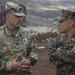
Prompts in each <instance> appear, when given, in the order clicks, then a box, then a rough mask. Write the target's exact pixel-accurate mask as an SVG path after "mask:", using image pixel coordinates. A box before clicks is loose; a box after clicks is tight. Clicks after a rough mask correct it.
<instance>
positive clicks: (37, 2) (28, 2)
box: [0, 0, 75, 29]
mask: <svg viewBox="0 0 75 75" xmlns="http://www.w3.org/2000/svg"><path fill="white" fill-rule="evenodd" d="M7 1H9V0H0V4H5V3H6V2H7ZM10 1H13V2H16V3H20V4H23V5H25V6H26V9H27V16H26V20H27V22H26V25H27V26H31V27H32V26H34V27H35V26H36V27H38V26H47V27H51V28H54V29H55V28H56V26H57V25H56V24H54V21H53V19H54V18H56V17H57V16H58V15H59V14H60V10H61V9H62V8H65V9H67V8H66V7H69V8H71V7H72V8H73V9H74V8H75V7H73V5H74V4H75V1H72V0H71V1H70V0H66V1H65V0H59V1H56V0H55V1H53V0H10Z"/></svg>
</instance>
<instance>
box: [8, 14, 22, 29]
mask: <svg viewBox="0 0 75 75" xmlns="http://www.w3.org/2000/svg"><path fill="white" fill-rule="evenodd" d="M8 21H9V23H10V25H12V26H13V27H15V28H17V27H20V26H21V25H22V22H23V17H22V16H16V15H14V14H12V13H11V14H10V16H9V19H8Z"/></svg>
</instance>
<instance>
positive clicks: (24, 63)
mask: <svg viewBox="0 0 75 75" xmlns="http://www.w3.org/2000/svg"><path fill="white" fill-rule="evenodd" d="M19 57H20V58H21V59H22V60H21V61H20V63H19V65H18V71H23V70H25V71H27V69H28V67H29V66H30V65H31V62H30V60H29V59H26V58H24V57H23V56H22V55H20V56H19Z"/></svg>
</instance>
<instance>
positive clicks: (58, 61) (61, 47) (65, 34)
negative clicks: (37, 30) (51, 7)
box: [49, 9, 75, 75]
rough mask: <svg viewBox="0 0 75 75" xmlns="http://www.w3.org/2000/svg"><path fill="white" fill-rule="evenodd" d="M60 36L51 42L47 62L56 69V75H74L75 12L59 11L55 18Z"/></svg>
mask: <svg viewBox="0 0 75 75" xmlns="http://www.w3.org/2000/svg"><path fill="white" fill-rule="evenodd" d="M57 20H58V31H59V32H60V33H61V35H59V36H57V37H56V38H55V39H53V41H52V42H51V46H50V48H49V61H50V62H52V63H54V64H55V65H56V68H57V75H75V12H72V11H70V10H64V9H63V10H61V15H60V16H59V17H58V18H57Z"/></svg>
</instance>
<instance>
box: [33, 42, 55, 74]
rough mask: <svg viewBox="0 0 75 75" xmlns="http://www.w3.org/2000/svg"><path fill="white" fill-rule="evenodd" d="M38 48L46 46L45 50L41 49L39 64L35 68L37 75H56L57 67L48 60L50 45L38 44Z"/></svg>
mask: <svg viewBox="0 0 75 75" xmlns="http://www.w3.org/2000/svg"><path fill="white" fill-rule="evenodd" d="M37 45H38V47H41V46H44V47H45V48H43V49H39V58H38V62H37V64H36V65H35V66H34V67H33V71H34V74H35V75H56V67H55V65H53V64H52V63H50V62H49V60H48V58H49V57H48V48H49V46H50V43H38V44H37Z"/></svg>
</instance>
